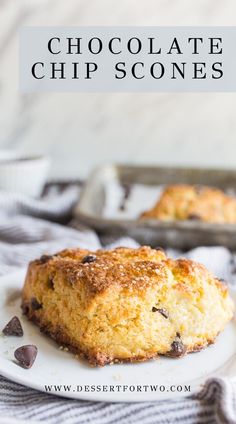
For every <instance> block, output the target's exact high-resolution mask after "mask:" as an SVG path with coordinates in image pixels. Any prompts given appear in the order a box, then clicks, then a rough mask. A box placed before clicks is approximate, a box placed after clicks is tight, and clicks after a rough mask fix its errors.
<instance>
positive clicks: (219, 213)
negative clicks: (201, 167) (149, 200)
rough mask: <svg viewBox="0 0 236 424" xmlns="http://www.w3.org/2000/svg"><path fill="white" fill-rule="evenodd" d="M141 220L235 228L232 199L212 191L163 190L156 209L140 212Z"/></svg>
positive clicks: (235, 210) (188, 187) (198, 188)
mask: <svg viewBox="0 0 236 424" xmlns="http://www.w3.org/2000/svg"><path fill="white" fill-rule="evenodd" d="M141 218H150V219H160V220H162V221H176V220H187V219H191V220H199V221H205V222H211V223H219V224H220V223H229V224H235V223H236V199H235V198H234V197H231V196H228V195H226V194H225V193H224V192H223V191H221V190H218V189H216V188H212V187H204V186H192V185H183V184H182V185H171V186H167V187H166V188H165V190H164V192H163V193H162V195H161V197H160V199H159V200H158V202H157V203H156V205H155V206H154V207H153V208H152V209H150V210H148V211H146V212H144V213H143V214H142V215H141Z"/></svg>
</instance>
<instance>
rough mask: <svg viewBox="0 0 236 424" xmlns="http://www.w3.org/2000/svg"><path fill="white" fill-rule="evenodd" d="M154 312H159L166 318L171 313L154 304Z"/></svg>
mask: <svg viewBox="0 0 236 424" xmlns="http://www.w3.org/2000/svg"><path fill="white" fill-rule="evenodd" d="M152 312H159V314H161V315H162V316H163V317H164V318H166V319H167V318H169V314H168V311H167V310H166V309H162V308H155V306H153V308H152Z"/></svg>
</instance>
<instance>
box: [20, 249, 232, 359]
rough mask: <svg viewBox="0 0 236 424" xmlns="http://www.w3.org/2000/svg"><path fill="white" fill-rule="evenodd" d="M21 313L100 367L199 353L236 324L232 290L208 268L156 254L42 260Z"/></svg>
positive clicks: (74, 254) (78, 254)
mask: <svg viewBox="0 0 236 424" xmlns="http://www.w3.org/2000/svg"><path fill="white" fill-rule="evenodd" d="M22 309H23V313H24V314H25V315H27V317H28V318H29V319H30V320H31V321H33V322H34V323H35V324H37V325H38V326H39V327H40V329H41V330H42V331H43V332H45V333H47V334H49V335H50V336H51V337H52V338H53V339H55V340H56V341H57V342H58V343H59V344H60V345H62V346H66V347H67V348H69V350H71V351H72V352H74V353H76V354H78V355H82V356H84V357H85V358H87V359H88V360H89V362H90V363H91V364H93V365H99V366H103V365H105V364H108V363H112V362H121V361H144V360H147V359H150V358H154V357H156V356H158V355H168V356H171V357H180V356H183V355H185V354H186V353H189V352H195V351H198V350H200V349H202V348H204V347H206V346H207V345H208V344H210V343H213V342H214V340H215V338H216V336H217V335H218V333H219V332H220V331H222V330H223V329H224V327H225V325H226V323H227V322H228V321H229V320H230V319H231V318H232V316H233V302H232V300H231V299H230V297H229V294H228V290H227V287H226V285H225V284H224V283H223V282H222V281H220V280H218V279H217V278H214V277H213V275H212V274H211V273H210V272H208V271H207V269H206V268H205V267H204V266H203V265H200V264H198V263H196V262H193V261H191V260H187V259H179V260H172V259H168V258H167V257H166V255H165V253H164V251H162V250H160V249H151V248H150V247H140V248H138V249H130V248H116V249H113V250H98V251H96V252H90V251H88V250H82V249H73V250H65V251H62V252H60V253H58V254H56V255H54V256H42V257H41V259H39V260H35V261H33V262H31V263H30V264H29V268H28V272H27V276H26V280H25V285H24V289H23V293H22Z"/></svg>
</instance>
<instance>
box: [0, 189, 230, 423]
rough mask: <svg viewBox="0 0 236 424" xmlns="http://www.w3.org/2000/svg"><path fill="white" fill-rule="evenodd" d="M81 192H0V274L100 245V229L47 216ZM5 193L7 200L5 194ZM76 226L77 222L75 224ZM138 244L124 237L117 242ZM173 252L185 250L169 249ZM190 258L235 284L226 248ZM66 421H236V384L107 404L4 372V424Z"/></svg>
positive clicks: (0, 381) (0, 384)
mask: <svg viewBox="0 0 236 424" xmlns="http://www.w3.org/2000/svg"><path fill="white" fill-rule="evenodd" d="M77 196H78V192H76V191H75V190H74V189H73V192H72V191H70V192H65V193H64V197H63V195H60V196H59V197H58V198H57V196H56V195H55V196H54V198H47V199H44V200H37V201H36V200H30V201H29V200H28V199H27V202H25V201H24V199H22V198H21V199H20V200H19V199H16V198H15V200H14V198H13V197H11V198H9V196H6V195H3V194H0V273H1V274H2V275H3V274H5V273H9V272H11V271H13V270H15V269H16V268H19V266H26V264H27V263H28V261H29V260H31V259H33V258H35V257H38V256H39V255H41V254H43V253H53V252H55V251H58V250H60V249H64V248H66V247H75V246H81V247H84V248H91V249H97V248H99V247H101V244H100V241H99V239H98V237H97V236H96V234H95V233H94V232H93V231H92V230H90V229H88V228H84V227H83V226H81V225H78V224H77V228H73V227H64V226H62V225H60V224H58V223H55V222H52V221H51V222H49V221H47V220H45V218H48V219H51V220H52V219H53V220H56V221H60V220H61V218H63V215H68V213H69V211H70V209H71V207H72V206H73V204H74V202H75V201H76V198H77ZM4 197H5V199H4ZM74 227H75V226H74ZM118 245H126V246H130V247H132V246H133V247H135V246H137V243H136V242H135V241H134V240H131V239H128V238H123V239H120V240H118V241H116V242H115V243H114V242H113V244H112V246H118ZM168 253H169V254H171V255H172V256H175V257H177V256H179V255H180V254H181V252H176V251H171V250H170V251H169V252H168ZM187 256H188V257H189V258H192V259H195V260H199V261H200V262H203V263H205V264H206V265H207V267H208V268H209V269H210V270H212V272H214V273H215V274H216V275H217V276H219V277H220V278H224V279H226V280H227V281H229V282H230V283H231V284H232V285H235V284H236V280H235V263H236V259H235V256H234V255H232V254H231V253H230V252H229V251H228V250H227V249H225V248H224V247H210V248H204V247H200V248H197V249H194V250H192V251H190V252H188V254H187ZM26 421H27V422H31V423H37V422H44V423H51V424H58V423H65V424H91V423H93V424H115V423H119V424H134V423H135V424H169V423H183V424H204V423H206V424H211V423H221V424H223V423H228V424H233V423H236V383H234V382H233V381H231V380H229V379H227V378H215V379H210V380H209V381H207V382H206V384H205V386H204V388H203V389H202V391H201V392H200V393H199V394H198V395H196V396H194V397H186V398H181V399H175V400H172V401H161V402H153V403H149V402H146V403H125V404H124V403H117V404H114V403H104V402H85V401H77V400H70V399H63V398H59V397H56V396H54V395H48V394H46V393H40V392H37V391H35V390H33V389H30V388H27V387H23V386H20V385H18V384H16V383H14V382H11V381H8V380H7V379H5V378H3V377H1V376H0V424H8V423H9V424H15V423H25V422H26Z"/></svg>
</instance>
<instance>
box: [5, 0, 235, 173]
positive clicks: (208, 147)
mask: <svg viewBox="0 0 236 424" xmlns="http://www.w3.org/2000/svg"><path fill="white" fill-rule="evenodd" d="M23 25H236V1H235V0H224V1H222V0H194V1H193V0H144V1H143V0H119V1H117V0H90V1H88V0H0V148H15V149H18V150H22V151H23V152H27V153H29V154H31V153H46V154H48V155H49V156H51V158H52V164H53V166H52V170H51V174H52V176H53V177H56V178H58V177H59V178H63V177H67V178H74V177H84V176H86V175H87V174H88V172H89V171H90V170H91V168H92V167H93V166H95V165H98V164H102V163H107V162H111V161H112V162H114V161H119V162H130V163H150V164H157V163H158V164H160V163H164V164H179V165H186V164H188V165H189V164H190V165H201V166H204V165H208V166H220V167H236V119H235V118H236V94H234V93H232V94H200V93H199V94H79V93H75V94H49V93H46V94H45V93H44V94H30V95H29V94H28V95H26V94H25V95H22V94H20V93H19V91H18V30H19V28H20V27H21V26H23Z"/></svg>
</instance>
